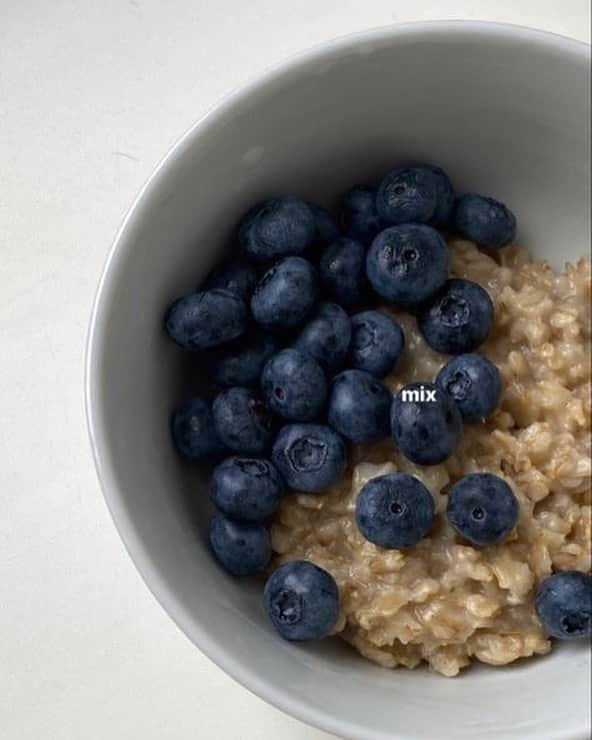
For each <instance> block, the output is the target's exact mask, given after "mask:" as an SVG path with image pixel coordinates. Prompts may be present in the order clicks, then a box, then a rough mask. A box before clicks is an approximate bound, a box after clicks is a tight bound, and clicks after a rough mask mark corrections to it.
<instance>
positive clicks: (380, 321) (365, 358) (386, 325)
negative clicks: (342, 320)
mask: <svg viewBox="0 0 592 740" xmlns="http://www.w3.org/2000/svg"><path fill="white" fill-rule="evenodd" d="M351 325H352V338H351V344H350V350H349V360H350V363H351V365H352V367H354V368H357V369H358V370H365V371H366V372H368V373H371V374H372V375H375V376H376V377H377V378H383V377H384V376H385V375H388V374H389V373H391V372H392V371H393V370H394V368H395V367H396V365H397V362H398V361H399V358H400V356H401V354H402V352H403V348H404V347H405V335H404V334H403V330H402V329H401V327H400V326H399V324H397V322H396V321H394V320H393V319H391V318H390V316H387V315H386V314H384V313H382V312H381V311H362V313H357V314H356V315H355V316H352V319H351Z"/></svg>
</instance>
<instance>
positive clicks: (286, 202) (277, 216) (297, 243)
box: [238, 197, 316, 262]
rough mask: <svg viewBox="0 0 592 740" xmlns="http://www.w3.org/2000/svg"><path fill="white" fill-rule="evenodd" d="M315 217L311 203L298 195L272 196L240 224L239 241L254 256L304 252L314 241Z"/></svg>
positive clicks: (253, 209)
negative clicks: (297, 196) (271, 198)
mask: <svg viewBox="0 0 592 740" xmlns="http://www.w3.org/2000/svg"><path fill="white" fill-rule="evenodd" d="M315 232H316V225H315V219H314V216H313V213H312V211H311V210H310V208H309V207H308V206H307V204H306V203H305V202H304V201H302V200H299V199H298V198H293V197H286V198H276V199H275V200H268V201H265V202H264V203H260V204H259V205H257V206H255V207H254V208H252V209H251V210H250V211H249V212H248V213H247V214H246V216H245V217H244V218H243V220H242V221H241V224H240V228H239V235H238V236H239V241H240V244H241V246H242V248H243V250H244V251H245V253H246V254H247V256H248V257H249V258H251V259H253V260H256V261H259V262H264V261H266V260H271V259H276V258H278V257H286V256H287V255H290V254H301V253H302V252H304V250H305V249H306V247H308V245H309V244H311V243H312V241H313V239H314V237H315Z"/></svg>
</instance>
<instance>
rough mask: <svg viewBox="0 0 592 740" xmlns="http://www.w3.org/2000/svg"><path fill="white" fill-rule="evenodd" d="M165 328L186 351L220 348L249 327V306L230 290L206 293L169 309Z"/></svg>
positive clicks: (197, 294) (196, 294)
mask: <svg viewBox="0 0 592 740" xmlns="http://www.w3.org/2000/svg"><path fill="white" fill-rule="evenodd" d="M164 326H165V330H166V332H167V334H168V335H169V336H170V338H171V339H172V340H173V341H174V342H176V343H177V344H178V345H180V346H181V347H183V348H184V349H191V350H200V349H208V348H210V347H217V346H218V345H220V344H224V343H225V342H229V341H231V340H232V339H236V338H237V337H240V336H241V334H243V333H244V331H245V329H246V328H247V307H246V305H245V303H244V301H243V299H242V298H241V297H240V296H238V295H237V294H236V293H233V292H231V291H229V290H219V289H214V290H205V291H203V292H201V293H194V294H193V295H187V296H184V297H183V298H178V299H177V300H176V301H175V302H174V303H173V304H172V305H171V306H170V307H169V309H168V311H167V313H166V316H165V319H164Z"/></svg>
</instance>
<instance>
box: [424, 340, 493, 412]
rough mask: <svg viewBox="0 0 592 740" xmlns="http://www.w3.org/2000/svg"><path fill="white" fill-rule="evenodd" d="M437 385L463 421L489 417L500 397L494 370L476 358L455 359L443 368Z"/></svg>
mask: <svg viewBox="0 0 592 740" xmlns="http://www.w3.org/2000/svg"><path fill="white" fill-rule="evenodd" d="M436 385H437V386H438V387H439V388H442V390H443V391H445V392H446V393H448V395H449V396H452V398H453V399H454V400H455V402H456V405H457V406H458V410H459V411H460V415H461V416H462V418H463V421H465V422H468V423H474V422H478V421H483V419H485V418H487V417H488V416H489V415H490V414H492V413H493V412H494V411H495V409H496V407H497V405H498V403H499V401H500V398H501V395H502V379H501V376H500V372H499V370H498V369H497V367H496V366H495V365H494V364H493V362H491V361H490V360H488V359H487V357H484V356H483V355H478V354H468V355H458V356H457V357H453V358H452V359H451V360H448V362H447V363H446V364H445V365H444V367H443V368H442V369H441V370H440V372H439V373H438V375H437V377H436Z"/></svg>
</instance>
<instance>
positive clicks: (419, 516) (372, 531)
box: [356, 473, 434, 550]
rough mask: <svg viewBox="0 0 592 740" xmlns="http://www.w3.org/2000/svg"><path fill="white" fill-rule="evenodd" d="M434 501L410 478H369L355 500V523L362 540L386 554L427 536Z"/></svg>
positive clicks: (399, 476) (417, 481)
mask: <svg viewBox="0 0 592 740" xmlns="http://www.w3.org/2000/svg"><path fill="white" fill-rule="evenodd" d="M433 521H434V499H433V498H432V495H431V494H430V492H429V491H428V489H427V488H426V487H425V486H424V485H423V483H421V481H419V480H418V479H417V478H414V477H413V476H411V475H407V474H405V473H395V474H391V475H380V476H378V477H377V478H372V479H371V480H369V481H368V483H366V485H365V486H364V487H363V488H362V490H361V491H360V493H359V495H358V498H357V500H356V523H357V525H358V529H359V530H360V532H361V533H362V534H363V535H364V537H365V538H366V539H367V540H369V541H370V542H373V543H374V544H375V545H378V546H379V547H384V548H387V549H389V550H392V549H401V548H404V547H411V546H412V545H415V544H417V543H418V542H419V541H420V540H421V539H422V538H423V537H425V535H426V534H427V533H428V532H429V530H430V528H431V526H432V523H433Z"/></svg>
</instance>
